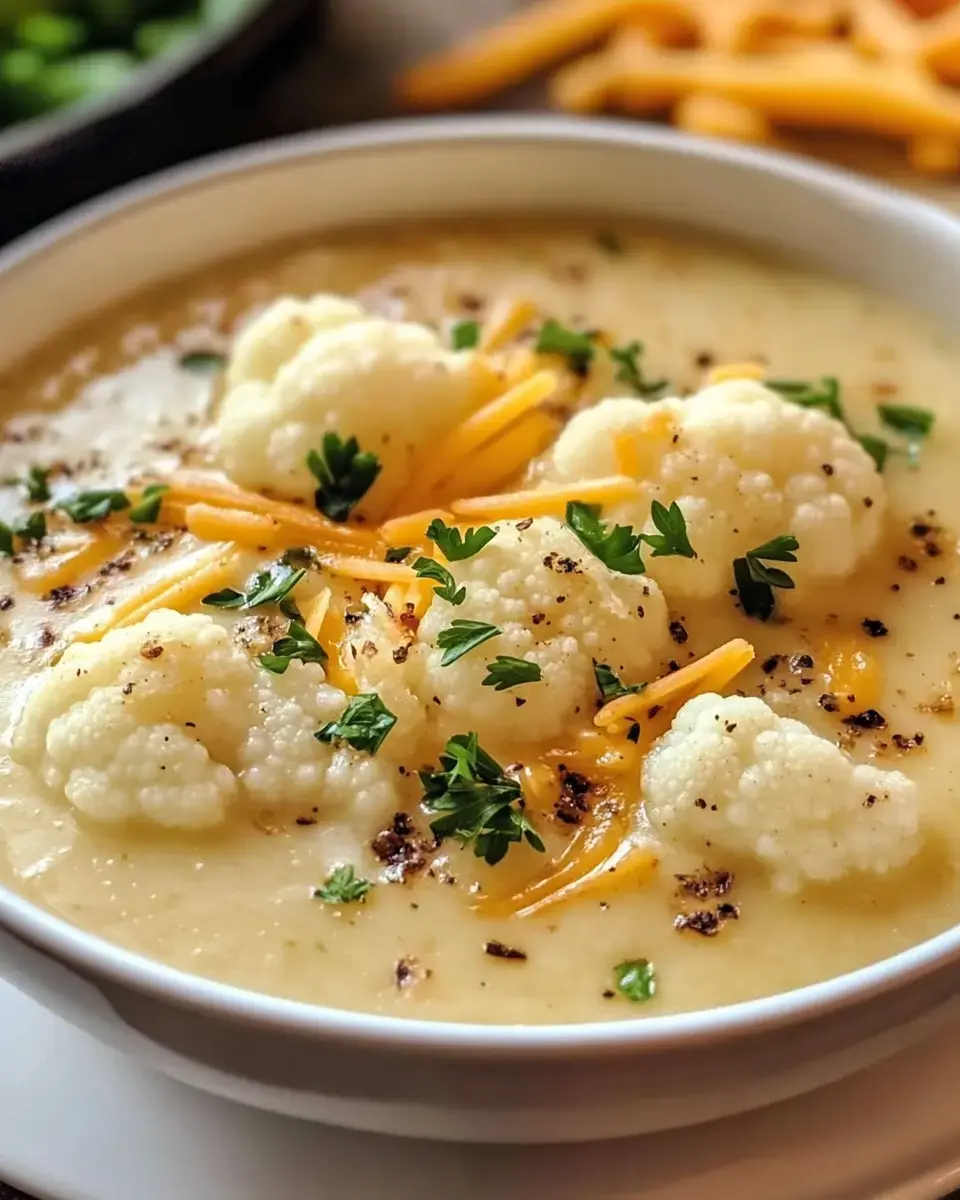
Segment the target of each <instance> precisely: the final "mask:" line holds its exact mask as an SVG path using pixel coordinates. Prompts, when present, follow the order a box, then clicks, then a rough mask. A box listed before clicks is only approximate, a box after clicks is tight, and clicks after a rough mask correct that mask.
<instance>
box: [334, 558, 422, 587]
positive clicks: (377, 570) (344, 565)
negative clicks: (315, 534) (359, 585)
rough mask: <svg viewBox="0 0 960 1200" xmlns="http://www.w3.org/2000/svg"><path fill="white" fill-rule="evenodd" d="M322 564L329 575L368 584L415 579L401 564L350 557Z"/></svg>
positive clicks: (412, 571) (414, 574) (409, 570)
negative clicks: (358, 580)
mask: <svg viewBox="0 0 960 1200" xmlns="http://www.w3.org/2000/svg"><path fill="white" fill-rule="evenodd" d="M322 562H323V567H324V569H325V570H326V571H329V572H330V574H331V575H340V576H343V577H344V578H346V579H360V580H363V581H365V582H368V583H413V581H414V580H415V579H416V578H417V575H416V572H415V571H414V570H413V568H412V567H407V566H405V565H404V564H403V563H388V562H377V561H376V560H373V559H369V558H357V557H355V556H352V555H341V556H333V557H330V558H324V559H323V560H322Z"/></svg>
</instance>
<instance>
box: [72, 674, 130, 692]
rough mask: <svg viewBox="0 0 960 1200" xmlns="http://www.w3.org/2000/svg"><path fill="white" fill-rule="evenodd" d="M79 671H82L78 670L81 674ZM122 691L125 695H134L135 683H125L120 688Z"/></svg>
mask: <svg viewBox="0 0 960 1200" xmlns="http://www.w3.org/2000/svg"><path fill="white" fill-rule="evenodd" d="M79 673H80V672H79V671H78V672H77V674H78V675H79ZM120 691H121V692H123V694H124V695H125V696H132V695H133V684H132V683H125V684H124V685H123V687H122V688H121V689H120Z"/></svg>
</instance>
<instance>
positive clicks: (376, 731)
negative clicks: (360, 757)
mask: <svg viewBox="0 0 960 1200" xmlns="http://www.w3.org/2000/svg"><path fill="white" fill-rule="evenodd" d="M396 723H397V718H396V717H395V716H394V714H393V713H392V712H391V711H390V709H389V708H387V706H386V705H385V704H384V703H383V701H382V700H381V699H380V697H379V696H378V695H377V694H376V692H361V693H360V695H359V696H353V697H351V700H350V703H349V704H348V705H347V707H346V708H345V709H344V710H343V712H342V713H341V714H340V716H339V717H338V718H337V719H336V721H328V722H327V724H326V725H323V726H321V728H320V729H318V730H317V732H316V733H315V734H314V735H313V736H314V737H315V738H316V739H317V741H318V742H334V741H336V742H346V743H347V745H348V746H352V747H353V748H354V750H365V751H366V752H367V753H368V754H376V752H377V751H378V750H379V749H380V747H381V746H382V745H383V743H384V740H385V738H386V736H387V734H388V733H389V732H390V730H391V729H392V728H393V727H394V725H396Z"/></svg>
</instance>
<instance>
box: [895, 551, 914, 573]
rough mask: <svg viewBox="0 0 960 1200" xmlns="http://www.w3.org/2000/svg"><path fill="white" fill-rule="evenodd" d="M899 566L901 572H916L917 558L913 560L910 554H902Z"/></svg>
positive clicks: (898, 561)
mask: <svg viewBox="0 0 960 1200" xmlns="http://www.w3.org/2000/svg"><path fill="white" fill-rule="evenodd" d="M897 566H898V567H899V568H900V570H901V571H916V570H917V560H916V559H915V558H911V557H910V556H909V555H908V554H901V555H900V557H899V558H898V559H897Z"/></svg>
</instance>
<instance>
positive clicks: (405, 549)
mask: <svg viewBox="0 0 960 1200" xmlns="http://www.w3.org/2000/svg"><path fill="white" fill-rule="evenodd" d="M412 549H413V547H412V546H391V547H390V549H389V550H387V552H386V554H385V555H384V556H383V561H384V562H392V563H402V562H403V560H404V559H405V558H406V557H407V555H408V554H409V553H410V551H411V550H412Z"/></svg>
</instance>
